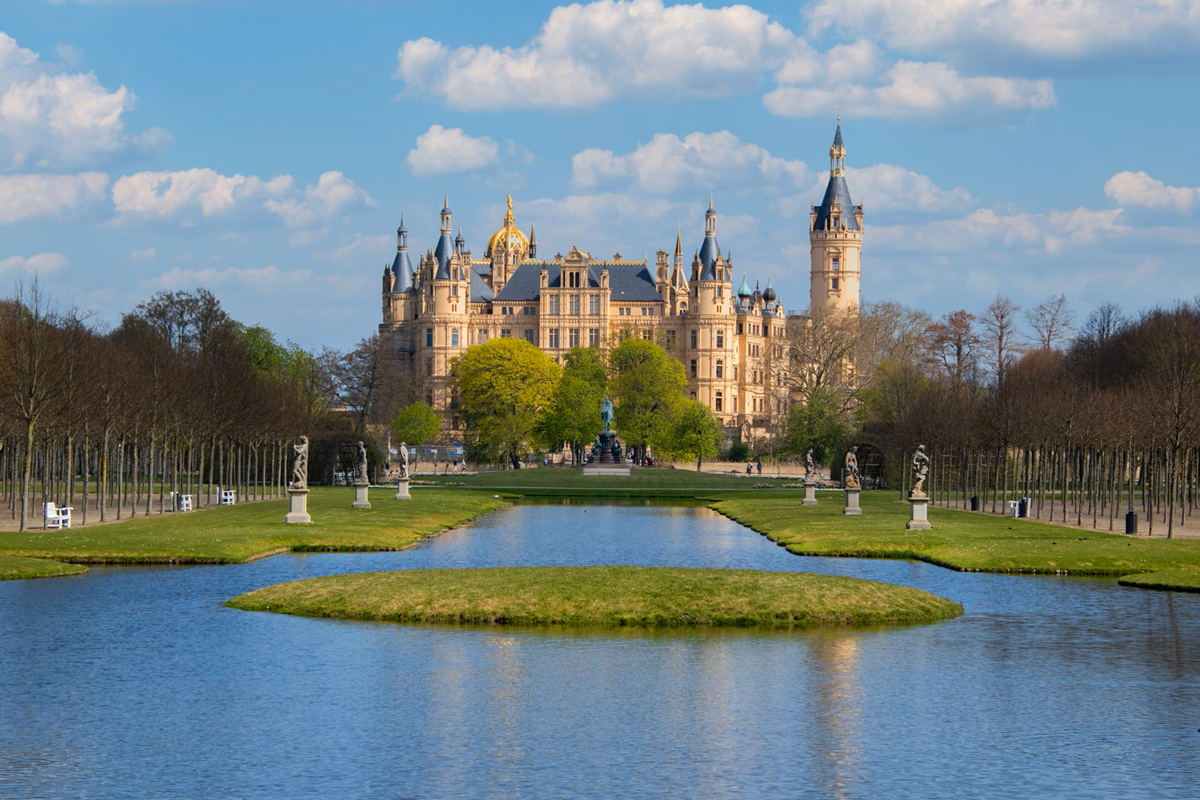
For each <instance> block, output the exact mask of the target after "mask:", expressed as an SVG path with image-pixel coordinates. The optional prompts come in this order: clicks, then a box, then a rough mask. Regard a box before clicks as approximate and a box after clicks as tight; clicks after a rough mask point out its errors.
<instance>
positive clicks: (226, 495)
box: [218, 489, 237, 506]
mask: <svg viewBox="0 0 1200 800" xmlns="http://www.w3.org/2000/svg"><path fill="white" fill-rule="evenodd" d="M235 503H237V492H236V491H234V490H233V489H222V490H221V500H220V503H219V504H218V505H222V506H231V505H234V504H235Z"/></svg>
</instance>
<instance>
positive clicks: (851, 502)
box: [842, 489, 862, 515]
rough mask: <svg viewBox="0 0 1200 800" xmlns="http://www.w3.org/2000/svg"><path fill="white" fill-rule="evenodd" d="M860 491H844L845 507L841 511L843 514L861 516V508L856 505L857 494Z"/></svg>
mask: <svg viewBox="0 0 1200 800" xmlns="http://www.w3.org/2000/svg"><path fill="white" fill-rule="evenodd" d="M860 491H862V490H861V489H847V490H846V507H845V508H843V509H842V513H843V514H851V515H853V514H861V513H862V508H860V507H859V505H858V493H859V492H860Z"/></svg>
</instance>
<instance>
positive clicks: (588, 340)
mask: <svg viewBox="0 0 1200 800" xmlns="http://www.w3.org/2000/svg"><path fill="white" fill-rule="evenodd" d="M829 158H830V170H829V184H828V186H827V188H826V190H825V196H824V198H823V199H822V201H821V204H820V205H818V206H812V207H811V208H810V213H809V242H810V244H811V263H810V268H809V269H810V278H811V282H810V289H809V293H810V297H809V302H810V308H811V309H813V310H814V311H816V310H831V309H841V310H850V309H857V307H858V304H859V265H860V255H861V253H862V221H863V209H862V205H857V206H856V205H854V204H853V203H852V202H851V199H850V191H849V188H848V187H847V185H846V178H845V158H846V150H845V148H844V147H843V145H842V131H841V125H840V124H839V125H838V128H837V132H836V134H835V135H834V139H833V146H832V147H831V148H830V150H829ZM449 205H450V204H449V201H447V202H446V204H445V207H444V208H442V215H441V216H442V219H441V223H442V224H441V236H440V237H439V239H438V241H437V245H436V247H434V248H433V249H431V250H428V251H426V252H424V253H422V254H420V255H418V256H417V268H416V269H413V265H412V261H411V260H410V259H409V256H408V231H407V230H406V229H405V227H404V223H403V221H401V224H400V228H399V229H398V230H397V231H396V233H397V238H398V242H397V252H396V257H395V260H394V261H393V262H392V264H391V265H390V266H388V267H386V268H385V269H384V272H383V322H382V324H381V325H380V326H379V333H380V337H381V338H382V339H383V340H384V341H385V342H388V343H390V345H391V347H392V348H394V352H395V354H396V357H397V358H398V359H399V362H400V364H401V369H402V370H403V371H405V372H407V373H408V374H407V377H408V378H409V379H410V380H411V382H412V385H413V386H419V387H420V390H419V391H418V396H420V395H421V394H422V393H423V395H424V399H425V401H426V402H427V403H429V404H430V405H431V406H433V407H434V408H435V409H436V410H438V411H439V412H441V414H442V417H443V438H445V439H449V440H461V436H462V430H461V425H462V423H461V420H460V419H459V417H458V415H457V414H456V412H455V407H454V406H455V404H454V401H453V397H452V378H451V376H450V368H451V363H452V360H453V359H454V358H455V357H457V356H460V355H462V353H463V352H464V351H465V350H466V349H467V348H468V347H470V346H471V345H473V344H480V343H483V342H486V341H488V340H489V339H494V338H496V337H502V338H508V337H511V338H518V339H525V340H526V341H528V342H530V343H532V344H534V345H536V346H537V347H538V348H540V349H541V350H542V351H543V352H546V353H549V354H551V355H553V356H555V357H556V358H558V359H559V360H560V361H561V357H562V356H563V355H564V354H565V353H566V352H567V351H568V350H570V349H571V348H572V347H576V346H585V347H586V346H596V347H600V348H601V349H604V348H607V347H609V346H610V345H611V344H614V343H615V342H617V341H620V340H621V339H623V338H626V337H628V336H640V337H642V338H644V339H651V340H653V341H655V342H657V343H659V344H660V345H662V346H663V347H664V348H665V349H666V351H667V352H668V353H670V354H671V356H672V357H673V358H675V359H677V360H678V361H679V362H681V363H682V364H683V367H684V372H685V374H686V376H687V380H688V392H689V393H690V395H691V397H693V398H694V399H696V400H699V401H700V402H702V403H705V404H707V405H708V406H709V408H711V409H712V410H713V412H714V413H715V414H716V416H717V417H718V418H719V419H720V420H721V421H722V424H723V425H724V426H725V428H726V430H727V433H728V434H731V435H739V436H741V437H742V438H743V440H745V441H748V440H749V439H750V438H753V437H756V436H758V435H761V434H762V433H763V432H764V429H765V427H766V425H767V424H768V421H769V420H771V419H775V418H778V414H779V412H781V411H783V410H784V409H785V407H786V404H787V403H786V401H787V399H788V389H787V388H786V387H785V386H782V385H777V382H774V381H773V380H772V377H773V376H774V375H776V374H777V371H776V370H775V369H773V368H772V365H773V364H779V363H780V362H779V359H781V358H784V357H785V356H786V354H785V352H784V351H785V348H784V345H783V341H784V336H785V335H786V330H787V326H788V325H789V324H806V321H805V318H803V317H796V316H793V317H792V318H791V322H790V323H789V319H788V316H787V314H786V312H785V311H784V305H783V301H782V300H781V299H780V298H779V297H778V296H777V294H776V292H775V289H774V288H773V287H772V285H771V280H770V278H769V277H768V279H767V284H766V288H765V289H764V290H762V291H759V290H758V289H757V287H756V288H755V290H754V291H751V290H750V287H749V284H748V283H747V281H746V278H745V275H744V274H743V276H742V279H741V283H740V285H739V286H738V288H737V290H736V291H735V290H734V269H733V265H732V263H731V262H730V258H729V256H728V255H727V254H726V253H723V252H722V250H721V247H720V245H718V244H717V214H716V211H714V209H713V204H712V199H711V198H710V199H709V208H708V211H707V212H706V213H705V216H704V239H703V241H702V243H701V245H700V247H699V249H698V250H697V251H696V252H695V255H694V256H693V258H692V259H691V263H690V269H689V268H687V267H686V266H685V263H684V255H683V253H684V250H683V241H682V236H681V234H680V233H679V232H677V233H676V236H675V250H674V253H673V254H668V253H667V252H666V251H664V250H659V251H658V252H657V253H656V254H655V260H654V265H653V266H651V265H650V263H649V261H648V259H641V260H634V259H626V258H622V257H621V255H620V254H619V253H618V254H616V255H614V256H613V257H612V258H594V257H593V256H592V255H591V254H590V253H589V252H588V251H586V250H584V251H581V250H579V249H578V248H577V247H575V246H574V245H572V247H571V249H570V251H568V252H567V254H566V255H562V254H557V255H555V256H554V257H553V258H545V259H539V258H538V257H537V255H538V245H537V237H536V233H535V231H534V227H533V226H532V225H530V228H529V234H528V236H527V235H526V234H525V233H523V232H522V231H521V230H520V229H519V228H518V227H517V223H516V219H515V217H514V215H513V209H512V200H511V198H510V199H509V204H508V213H507V214H506V215H505V217H504V224H503V225H502V226H501V227H500V228H499V229H498V230H497V231H496V232H495V233H494V234H492V236H491V238H490V239H489V240H488V243H487V249H486V250H484V253H483V258H482V259H476V258H473V257H472V254H471V251H470V250H468V249H467V248H466V245H465V242H464V240H463V236H462V231H461V228H460V230H459V233H458V236H457V237H455V236H454V234H453V229H452V228H451V217H450V207H449Z"/></svg>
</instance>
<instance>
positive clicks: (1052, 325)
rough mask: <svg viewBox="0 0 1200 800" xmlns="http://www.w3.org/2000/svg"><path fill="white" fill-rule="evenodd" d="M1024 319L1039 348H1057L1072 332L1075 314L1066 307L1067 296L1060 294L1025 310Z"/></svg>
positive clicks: (1060, 346) (1062, 344)
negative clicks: (1031, 330) (1031, 329)
mask: <svg viewBox="0 0 1200 800" xmlns="http://www.w3.org/2000/svg"><path fill="white" fill-rule="evenodd" d="M1025 320H1026V321H1027V322H1028V323H1029V327H1031V328H1033V332H1034V337H1033V340H1034V344H1035V345H1036V346H1037V347H1038V348H1039V349H1041V350H1059V349H1062V347H1064V346H1065V345H1066V344H1067V342H1068V341H1069V340H1070V338H1071V334H1072V333H1074V330H1075V329H1074V327H1073V325H1074V322H1075V314H1074V313H1073V312H1072V311H1071V309H1070V308H1068V307H1067V296H1066V295H1065V294H1060V295H1059V296H1058V297H1051V298H1049V299H1048V300H1046V301H1045V302H1043V303H1039V304H1038V305H1036V306H1034V307H1033V308H1031V309H1030V310H1029V311H1026V312H1025Z"/></svg>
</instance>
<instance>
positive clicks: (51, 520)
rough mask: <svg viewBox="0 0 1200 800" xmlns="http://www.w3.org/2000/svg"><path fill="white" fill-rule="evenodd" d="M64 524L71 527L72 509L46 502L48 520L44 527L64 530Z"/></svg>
mask: <svg viewBox="0 0 1200 800" xmlns="http://www.w3.org/2000/svg"><path fill="white" fill-rule="evenodd" d="M64 526H65V527H68V528H69V527H71V509H69V508H64V507H63V506H56V505H54V503H46V521H45V522H44V523H43V524H42V527H43V528H58V529H59V530H62V529H63V527H64Z"/></svg>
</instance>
